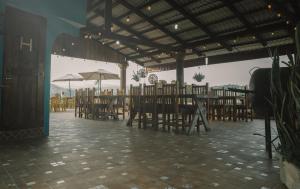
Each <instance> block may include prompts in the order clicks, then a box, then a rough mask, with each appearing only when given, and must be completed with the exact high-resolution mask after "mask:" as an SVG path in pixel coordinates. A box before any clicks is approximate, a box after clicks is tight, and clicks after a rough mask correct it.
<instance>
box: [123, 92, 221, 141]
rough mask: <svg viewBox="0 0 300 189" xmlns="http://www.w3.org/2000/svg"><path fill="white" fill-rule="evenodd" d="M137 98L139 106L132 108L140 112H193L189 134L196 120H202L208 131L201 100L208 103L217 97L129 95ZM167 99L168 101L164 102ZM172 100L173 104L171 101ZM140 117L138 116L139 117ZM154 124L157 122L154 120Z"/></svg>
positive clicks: (193, 128) (132, 117) (192, 131)
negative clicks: (182, 101)
mask: <svg viewBox="0 0 300 189" xmlns="http://www.w3.org/2000/svg"><path fill="white" fill-rule="evenodd" d="M132 97H134V98H136V99H138V100H139V102H140V104H141V105H140V106H141V107H139V108H133V109H134V111H142V113H144V114H145V113H152V114H154V115H155V116H157V114H158V113H167V114H170V113H171V114H172V113H178V112H182V111H190V112H192V114H193V119H192V121H191V124H190V126H189V129H188V131H187V134H188V135H191V134H193V133H194V132H195V129H196V127H197V123H198V120H201V121H202V122H203V126H204V128H205V130H206V131H209V130H210V128H209V126H208V121H207V116H206V113H205V112H206V108H205V107H204V106H203V102H206V103H209V100H211V99H217V98H218V97H217V96H207V95H193V94H185V95H138V96H131V98H132ZM188 99H190V101H191V102H192V101H194V104H193V103H190V104H187V103H185V104H184V103H183V104H178V102H179V101H181V100H184V101H188ZM166 101H168V103H166ZM172 101H174V104H172V103H171V102H172ZM137 113H138V112H132V113H131V115H130V117H129V120H128V125H131V124H130V123H131V122H132V120H133V119H134V117H135V116H136V115H137ZM139 119H140V118H139ZM154 123H155V124H158V123H157V122H155V121H154Z"/></svg>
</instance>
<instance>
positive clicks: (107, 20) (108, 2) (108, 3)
mask: <svg viewBox="0 0 300 189" xmlns="http://www.w3.org/2000/svg"><path fill="white" fill-rule="evenodd" d="M111 19H112V0H105V9H104V29H105V30H106V31H110V30H111V26H112V25H111Z"/></svg>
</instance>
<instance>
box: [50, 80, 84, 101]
mask: <svg viewBox="0 0 300 189" xmlns="http://www.w3.org/2000/svg"><path fill="white" fill-rule="evenodd" d="M59 81H68V82H69V93H70V97H71V81H83V78H82V77H81V76H79V75H75V74H66V75H64V76H62V77H59V78H57V79H55V80H53V82H59Z"/></svg>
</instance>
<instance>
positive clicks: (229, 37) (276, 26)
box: [181, 22, 293, 48]
mask: <svg viewBox="0 0 300 189" xmlns="http://www.w3.org/2000/svg"><path fill="white" fill-rule="evenodd" d="M254 29H255V30H256V31H257V32H258V33H263V32H265V33H266V32H272V31H276V30H279V29H287V30H288V31H289V32H290V31H293V27H291V26H289V25H287V24H286V23H284V22H281V23H272V24H268V25H263V26H258V27H255V28H254ZM251 34H252V31H249V30H243V31H237V32H230V33H229V34H224V35H222V34H219V35H218V36H216V37H214V38H210V39H206V40H200V41H195V42H191V43H187V46H186V48H187V47H190V48H191V47H197V46H200V45H203V44H210V43H215V42H218V41H223V40H234V39H237V38H238V37H244V36H248V35H251ZM181 48H184V47H181Z"/></svg>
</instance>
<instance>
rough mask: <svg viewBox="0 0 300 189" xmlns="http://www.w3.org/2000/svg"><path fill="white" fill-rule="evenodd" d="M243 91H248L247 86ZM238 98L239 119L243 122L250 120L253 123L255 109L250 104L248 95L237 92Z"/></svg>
mask: <svg viewBox="0 0 300 189" xmlns="http://www.w3.org/2000/svg"><path fill="white" fill-rule="evenodd" d="M242 89H244V90H247V86H244V87H243V88H242ZM237 97H238V101H237V105H236V107H237V108H236V112H237V115H236V116H237V119H238V120H243V121H248V120H249V119H250V120H251V121H253V109H252V106H251V103H250V102H249V97H248V93H242V92H237Z"/></svg>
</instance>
